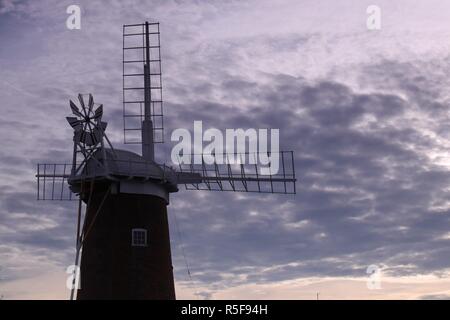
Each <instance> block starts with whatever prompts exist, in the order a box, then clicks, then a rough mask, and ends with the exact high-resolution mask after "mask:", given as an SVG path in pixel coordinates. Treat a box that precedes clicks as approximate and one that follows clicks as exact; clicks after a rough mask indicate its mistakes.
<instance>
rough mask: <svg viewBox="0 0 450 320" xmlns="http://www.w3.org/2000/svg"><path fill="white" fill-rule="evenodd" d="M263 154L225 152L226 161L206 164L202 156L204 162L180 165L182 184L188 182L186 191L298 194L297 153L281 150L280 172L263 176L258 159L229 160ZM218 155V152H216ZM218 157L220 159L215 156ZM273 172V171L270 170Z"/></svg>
mask: <svg viewBox="0 0 450 320" xmlns="http://www.w3.org/2000/svg"><path fill="white" fill-rule="evenodd" d="M259 154H260V153H234V154H232V155H230V154H221V155H220V158H221V159H225V161H224V162H225V163H223V164H218V163H217V162H216V161H214V162H213V163H206V161H204V157H203V156H202V157H201V164H180V165H179V168H178V183H180V184H184V185H185V188H186V190H208V191H232V192H257V193H277V194H295V193H296V187H295V183H296V178H295V166H294V153H293V152H292V151H280V152H278V153H277V154H278V159H279V163H278V171H277V172H276V173H275V172H274V173H273V174H269V175H263V174H261V169H262V168H263V167H265V168H266V169H267V168H269V167H266V166H261V164H259V163H258V161H256V160H255V161H253V163H249V161H244V160H243V161H241V163H240V164H237V163H236V164H229V163H227V162H229V161H227V160H226V159H229V158H231V157H233V159H234V158H235V159H239V158H241V159H252V158H253V159H257V158H258V157H259ZM216 156H217V155H216ZM214 159H216V158H214ZM269 171H270V170H269Z"/></svg>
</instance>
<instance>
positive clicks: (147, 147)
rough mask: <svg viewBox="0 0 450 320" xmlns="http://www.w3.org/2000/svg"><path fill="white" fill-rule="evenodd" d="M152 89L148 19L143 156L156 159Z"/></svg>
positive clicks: (146, 26) (146, 23)
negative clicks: (152, 116)
mask: <svg viewBox="0 0 450 320" xmlns="http://www.w3.org/2000/svg"><path fill="white" fill-rule="evenodd" d="M151 101H152V89H151V81H150V37H149V31H148V21H147V22H145V63H144V120H143V121H142V133H141V134H142V157H143V158H144V159H145V160H149V161H154V159H155V150H154V145H153V122H152V118H151Z"/></svg>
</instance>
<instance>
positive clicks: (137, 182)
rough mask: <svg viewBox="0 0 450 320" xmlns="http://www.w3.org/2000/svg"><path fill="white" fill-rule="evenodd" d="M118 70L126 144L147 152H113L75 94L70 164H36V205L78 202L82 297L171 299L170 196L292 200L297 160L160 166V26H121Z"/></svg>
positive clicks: (90, 107)
mask: <svg viewBox="0 0 450 320" xmlns="http://www.w3.org/2000/svg"><path fill="white" fill-rule="evenodd" d="M122 62H123V121H124V143H125V144H129V143H131V144H139V145H141V147H142V155H139V154H137V153H134V152H131V151H127V150H121V149H117V148H114V147H113V145H112V144H111V142H110V140H109V139H108V137H107V135H106V128H107V123H106V122H104V121H102V116H103V106H102V105H98V104H96V103H95V102H94V98H93V96H92V95H91V94H79V95H78V103H75V102H73V101H70V109H71V112H72V116H70V117H67V121H68V123H69V124H70V126H71V127H72V128H73V131H74V136H73V159H72V162H71V163H63V164H56V163H49V164H47V163H46V164H38V165H37V174H36V177H37V198H38V200H78V212H77V214H78V216H77V231H76V257H75V265H76V266H78V265H80V270H81V280H80V287H81V288H80V289H78V290H77V292H76V293H77V294H76V298H77V299H175V289H174V280H173V270H172V261H171V251H170V238H169V226H168V219H167V205H168V204H169V194H170V193H174V192H177V191H178V190H179V188H178V187H179V186H180V185H184V186H185V188H186V189H187V190H210V191H233V192H257V193H281V194H295V192H296V191H295V182H296V178H295V170H294V160H293V152H292V151H280V152H279V159H280V166H279V167H280V169H279V170H278V171H277V172H274V173H273V174H272V173H270V174H266V175H261V170H260V167H259V165H258V164H257V163H256V162H255V163H251V164H245V161H240V162H238V163H237V164H233V165H232V164H230V163H218V162H216V161H214V162H213V163H211V162H207V161H204V158H203V156H202V157H201V162H200V163H195V164H181V163H180V164H178V165H177V166H173V165H166V164H160V163H157V162H156V161H155V152H154V147H155V144H157V143H163V142H164V134H163V132H164V125H163V104H162V81H161V58H160V30H159V23H149V22H145V23H143V24H132V25H124V26H123V61H122ZM228 156H229V155H226V157H228ZM233 156H236V155H233ZM238 156H239V157H240V158H241V159H242V158H245V157H247V158H249V157H252V156H253V157H256V155H255V154H251V153H245V154H239V155H238ZM83 208H85V209H83ZM83 211H84V214H83ZM74 296H75V290H72V292H71V299H74Z"/></svg>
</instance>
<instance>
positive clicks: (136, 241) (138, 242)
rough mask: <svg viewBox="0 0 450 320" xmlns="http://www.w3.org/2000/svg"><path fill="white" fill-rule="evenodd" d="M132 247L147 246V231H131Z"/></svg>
mask: <svg viewBox="0 0 450 320" xmlns="http://www.w3.org/2000/svg"><path fill="white" fill-rule="evenodd" d="M131 245H132V246H133V247H146V246H147V230H146V229H132V230H131Z"/></svg>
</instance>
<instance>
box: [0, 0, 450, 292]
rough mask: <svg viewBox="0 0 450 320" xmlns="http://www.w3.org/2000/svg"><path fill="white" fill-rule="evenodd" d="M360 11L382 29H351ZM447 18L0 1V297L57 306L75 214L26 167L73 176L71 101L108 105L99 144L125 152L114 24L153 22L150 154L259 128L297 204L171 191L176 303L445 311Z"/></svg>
mask: <svg viewBox="0 0 450 320" xmlns="http://www.w3.org/2000/svg"><path fill="white" fill-rule="evenodd" d="M72 4H76V5H79V6H80V8H81V29H79V30H69V29H68V28H67V27H66V19H67V18H68V14H67V13H66V8H67V7H68V6H69V5H72ZM373 4H375V5H377V6H379V8H380V9H381V29H380V30H368V28H367V25H366V21H367V18H368V14H367V13H366V9H367V7H368V6H369V5H373ZM448 12H450V3H449V2H448V1H445V0H439V1H438V0H427V1H425V0H414V1H412V0H410V1H406V0H395V1H392V0H391V1H384V0H383V1H381V0H376V1H374V0H370V1H366V0H359V1H351V0H342V1H339V2H337V1H332V0H322V1H321V0H315V1H312V0H311V1H309V0H279V1H276V2H274V1H268V0H258V1H256V0H254V1H172V0H164V1H162V0H161V1H137V0H136V1H134V0H129V1H126V0H125V1H118V0H117V1H106V0H105V1H100V0H97V1H76V2H74V1H60V0H58V1H57V0H43V1H32V0H17V1H16V0H0V40H1V42H0V43H1V46H0V108H1V111H2V112H1V113H0V137H1V138H2V142H1V148H0V297H2V298H3V299H68V297H69V294H70V292H69V291H68V290H67V289H66V287H65V283H66V277H67V274H66V273H65V270H66V268H67V266H69V265H71V264H73V261H74V256H75V228H76V204H75V203H73V202H59V201H36V179H35V177H34V175H35V170H36V164H37V163H53V162H60V163H63V162H70V160H71V153H72V144H71V141H72V129H71V128H70V126H68V124H67V123H66V121H65V120H64V117H66V116H69V111H70V110H69V103H68V101H69V99H74V98H76V96H77V94H78V93H80V92H81V93H87V92H91V93H92V94H93V95H94V99H95V100H96V102H100V103H102V104H103V105H104V120H106V121H108V129H107V134H108V136H109V138H110V139H111V141H112V143H113V145H114V146H116V147H118V148H123V149H129V150H135V149H132V148H131V147H130V145H123V144H122V143H123V131H122V130H123V128H122V78H121V77H122V65H121V61H122V25H123V24H132V23H142V22H144V21H146V20H148V21H150V22H156V21H158V22H160V27H161V46H162V48H161V50H162V53H161V55H162V69H163V96H164V114H165V120H164V121H165V130H166V131H165V135H166V143H165V144H164V145H163V146H158V147H157V148H158V149H157V152H158V154H157V157H158V159H159V160H160V161H165V162H166V161H169V160H170V159H169V155H170V149H171V147H172V146H173V145H172V143H171V142H170V139H168V138H169V137H170V133H171V132H172V131H173V130H175V129H176V128H187V129H190V130H192V128H193V122H194V121H196V120H202V121H203V126H204V127H209V128H212V127H216V128H219V129H223V130H225V129H226V128H273V129H279V130H280V148H281V149H283V150H293V151H294V152H295V166H296V174H297V178H298V181H297V185H296V186H297V194H296V195H269V196H268V195H260V194H244V193H228V192H227V193H218V192H208V191H185V190H180V192H178V193H177V194H172V195H171V203H170V205H169V207H168V215H169V223H170V230H171V244H172V259H173V264H174V273H175V282H176V294H177V298H179V299H316V297H317V293H319V297H320V299H449V298H450V201H449V200H448V199H450V188H449V186H450V152H449V151H448V150H449V147H450V140H449V138H450V136H449V135H450V134H449V133H448V132H450V131H449V129H450V124H449V123H450V122H449V120H450V117H449V112H448V105H449V102H450V96H449V94H448V88H449V85H450V83H449V80H448V79H447V74H449V71H450V57H449V52H450V42H449V41H448V39H449V37H450V23H449V22H448V14H447V13H448ZM371 265H375V266H378V267H379V270H380V277H379V280H380V288H379V289H373V288H371V286H370V285H368V281H369V282H370V281H371V278H369V274H368V273H367V268H368V267H369V266H371ZM188 269H189V271H190V274H191V276H189V274H188V272H187V271H188Z"/></svg>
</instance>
